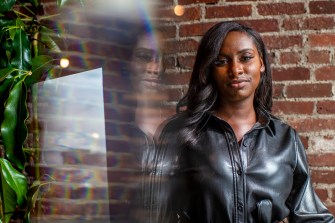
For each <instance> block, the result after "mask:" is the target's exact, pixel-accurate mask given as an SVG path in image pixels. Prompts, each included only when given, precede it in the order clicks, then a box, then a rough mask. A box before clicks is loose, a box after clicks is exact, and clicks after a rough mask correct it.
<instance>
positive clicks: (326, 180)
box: [159, 0, 335, 214]
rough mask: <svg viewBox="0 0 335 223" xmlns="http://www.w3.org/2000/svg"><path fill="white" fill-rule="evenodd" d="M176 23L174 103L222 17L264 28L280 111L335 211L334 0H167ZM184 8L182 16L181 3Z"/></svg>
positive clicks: (169, 77) (170, 74)
mask: <svg viewBox="0 0 335 223" xmlns="http://www.w3.org/2000/svg"><path fill="white" fill-rule="evenodd" d="M165 2H166V3H167V4H168V6H166V7H165V8H162V9H160V12H159V14H160V15H164V16H161V18H162V19H163V18H164V19H166V20H167V21H169V24H168V27H169V30H170V31H171V34H170V38H169V39H168V41H167V43H166V44H167V53H168V58H169V59H168V61H169V63H168V67H167V70H166V74H165V81H166V84H167V86H166V92H167V93H168V95H169V101H168V102H167V104H169V105H171V106H173V105H174V104H175V103H176V101H177V100H178V99H179V98H180V97H182V96H183V95H184V93H185V91H186V89H187V83H188V80H189V77H190V73H191V69H192V65H193V61H194V59H195V53H196V49H197V45H198V42H199V40H200V38H201V35H202V34H203V33H204V32H205V31H206V30H207V29H208V28H209V27H210V26H212V25H213V24H214V23H215V22H218V21H226V20H236V21H240V22H242V23H244V24H247V25H249V26H251V27H253V28H255V29H256V30H257V31H259V32H260V33H261V34H262V36H263V38H264V41H265V43H266V45H267V47H268V50H269V53H270V55H271V59H272V70H273V80H274V106H273V113H274V114H275V115H277V116H279V117H280V118H282V119H283V120H285V121H287V122H288V123H289V124H291V125H292V126H293V127H295V128H296V129H297V130H298V132H299V133H300V135H301V138H302V140H303V143H304V145H305V147H306V149H307V153H308V158H309V163H310V166H311V173H312V180H313V183H314V186H315V188H316V191H317V193H318V195H319V196H320V198H321V199H322V201H323V202H324V203H325V204H326V205H327V206H328V207H329V209H330V210H331V211H332V213H334V214H335V147H334V146H335V135H334V133H335V116H334V114H335V101H334V99H335V98H334V91H335V66H334V61H335V19H334V14H335V2H334V1H314V0H310V1H305V0H294V1H275V0H262V1H255V0H254V1H252V0H249V1H248V0H245V1H243V0H174V1H173V0H170V1H169V0H165ZM177 4H179V5H182V6H184V9H185V13H184V14H183V15H182V16H176V15H174V13H173V9H174V7H175V6H176V5H177Z"/></svg>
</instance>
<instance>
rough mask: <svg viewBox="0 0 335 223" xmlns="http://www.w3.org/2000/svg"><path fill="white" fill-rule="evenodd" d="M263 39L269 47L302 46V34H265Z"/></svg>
mask: <svg viewBox="0 0 335 223" xmlns="http://www.w3.org/2000/svg"><path fill="white" fill-rule="evenodd" d="M263 40H264V42H265V45H266V46H267V48H268V49H285V48H289V47H293V46H298V47H301V46H302V36H301V35H292V36H273V35H272V36H263Z"/></svg>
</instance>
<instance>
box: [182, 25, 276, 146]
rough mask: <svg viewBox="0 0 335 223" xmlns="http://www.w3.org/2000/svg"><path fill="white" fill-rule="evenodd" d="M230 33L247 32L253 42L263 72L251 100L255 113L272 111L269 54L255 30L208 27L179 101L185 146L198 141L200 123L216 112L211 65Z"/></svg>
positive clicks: (216, 98)
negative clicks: (183, 124)
mask: <svg viewBox="0 0 335 223" xmlns="http://www.w3.org/2000/svg"><path fill="white" fill-rule="evenodd" d="M232 31H240V32H245V33H247V34H248V35H249V36H250V37H251V38H252V39H253V41H254V43H255V45H256V47H257V50H258V53H259V55H260V57H262V59H263V63H264V67H265V70H264V72H262V74H261V80H260V83H259V85H258V87H257V89H256V92H255V97H254V107H255V110H256V111H257V110H259V109H262V110H266V111H268V112H270V111H271V108H272V74H271V69H270V63H269V58H268V53H267V50H266V47H265V45H264V42H263V40H262V38H261V36H260V34H259V33H258V32H257V31H255V30H254V29H252V28H250V27H247V26H245V25H242V24H240V23H237V22H233V21H229V22H220V23H217V24H216V25H214V26H213V27H212V28H210V29H209V30H208V31H207V32H206V33H205V34H204V36H203V38H202V40H201V42H200V44H199V47H198V51H197V56H196V59H195V63H194V66H193V72H192V75H191V79H190V82H189V88H188V91H187V93H186V95H185V96H184V97H183V98H182V99H181V100H180V101H179V102H178V104H177V112H180V108H181V107H183V106H186V111H185V113H184V115H186V120H185V122H186V123H185V124H186V126H185V128H184V129H182V130H181V135H180V136H181V139H182V141H183V142H184V143H186V144H195V143H196V142H197V138H198V131H199V128H200V127H201V126H199V125H200V122H201V120H202V118H203V117H204V115H205V114H206V113H207V112H209V111H213V110H214V109H215V106H216V104H217V102H218V99H219V93H218V90H217V88H216V85H215V82H214V77H213V66H212V64H213V62H214V61H215V60H216V59H217V57H218V55H219V52H220V49H221V46H222V43H223V40H224V39H225V38H226V36H227V34H228V33H229V32H232Z"/></svg>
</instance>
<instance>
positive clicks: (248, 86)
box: [214, 31, 265, 102]
mask: <svg viewBox="0 0 335 223" xmlns="http://www.w3.org/2000/svg"><path fill="white" fill-rule="evenodd" d="M264 70H265V67H264V64H263V60H262V58H261V56H260V55H259V53H258V50H257V47H256V45H255V43H254V41H253V39H252V37H251V36H249V35H248V34H247V33H245V32H240V31H232V32H230V33H228V35H227V36H226V38H225V39H224V41H223V43H222V46H221V49H220V54H219V56H218V58H217V60H216V61H215V62H214V79H215V82H216V85H217V88H218V91H219V95H220V98H221V102H238V101H241V100H245V99H250V100H252V101H253V98H254V94H255V90H256V88H257V86H258V84H259V82H260V77H261V72H263V71H264Z"/></svg>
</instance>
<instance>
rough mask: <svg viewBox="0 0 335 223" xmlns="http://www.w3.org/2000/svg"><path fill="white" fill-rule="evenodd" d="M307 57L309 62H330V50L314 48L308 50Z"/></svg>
mask: <svg viewBox="0 0 335 223" xmlns="http://www.w3.org/2000/svg"><path fill="white" fill-rule="evenodd" d="M307 59H308V62H309V63H318V64H320V63H329V62H330V52H329V51H327V50H312V51H309V52H308V55H307Z"/></svg>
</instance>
